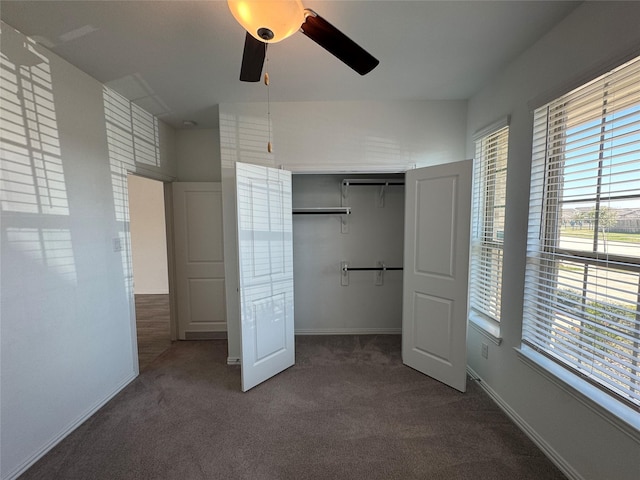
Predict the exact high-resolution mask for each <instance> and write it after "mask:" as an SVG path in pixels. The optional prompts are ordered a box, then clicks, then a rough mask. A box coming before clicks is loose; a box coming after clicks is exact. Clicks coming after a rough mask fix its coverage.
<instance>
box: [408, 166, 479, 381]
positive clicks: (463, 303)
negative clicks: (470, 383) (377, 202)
mask: <svg viewBox="0 0 640 480" xmlns="http://www.w3.org/2000/svg"><path fill="white" fill-rule="evenodd" d="M471 178H472V161H471V160H466V161H462V162H456V163H450V164H445V165H437V166H433V167H426V168H420V169H416V170H411V171H408V172H407V174H406V179H405V182H406V183H405V185H406V186H405V188H406V190H405V191H406V193H405V195H406V200H405V240H404V242H405V245H404V293H403V313H402V360H403V362H404V363H405V364H406V365H408V366H410V367H412V368H415V369H416V370H418V371H420V372H422V373H424V374H426V375H429V376H431V377H433V378H435V379H436V380H439V381H441V382H443V383H445V384H447V385H449V386H451V387H453V388H455V389H457V390H460V391H462V392H464V391H465V390H466V365H467V345H466V343H467V342H466V340H467V284H468V276H469V236H470V223H471Z"/></svg>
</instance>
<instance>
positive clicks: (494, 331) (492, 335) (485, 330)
mask: <svg viewBox="0 0 640 480" xmlns="http://www.w3.org/2000/svg"><path fill="white" fill-rule="evenodd" d="M469 325H470V326H471V327H473V329H474V330H476V331H477V332H478V333H480V334H482V335H484V336H485V337H487V338H488V339H489V340H490V341H492V342H493V343H495V344H496V345H500V344H501V343H502V337H500V324H499V323H498V322H496V321H495V320H492V319H489V318H487V317H485V316H484V315H481V314H479V313H478V312H475V311H473V310H472V311H470V312H469Z"/></svg>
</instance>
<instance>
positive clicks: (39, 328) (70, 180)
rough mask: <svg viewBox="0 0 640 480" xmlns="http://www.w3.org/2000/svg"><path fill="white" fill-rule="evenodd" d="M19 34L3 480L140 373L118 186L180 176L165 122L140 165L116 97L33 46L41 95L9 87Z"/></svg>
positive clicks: (5, 133) (10, 106) (6, 75)
mask: <svg viewBox="0 0 640 480" xmlns="http://www.w3.org/2000/svg"><path fill="white" fill-rule="evenodd" d="M13 32H14V31H13V29H11V28H10V27H9V26H7V25H5V24H4V23H3V24H2V38H3V40H5V35H10V34H14V35H16V36H17V39H18V40H19V42H4V41H3V42H2V46H1V48H2V53H3V55H6V57H7V58H8V59H9V60H8V61H7V62H6V63H5V62H4V60H3V81H2V84H1V88H0V96H1V100H2V105H3V113H2V116H3V123H2V126H1V129H0V133H1V134H2V135H1V137H2V158H1V164H0V165H1V170H2V171H1V173H2V178H3V182H2V186H1V188H0V204H1V205H2V222H1V226H0V240H1V244H2V245H1V247H2V265H1V276H2V277H1V281H2V290H1V296H2V301H1V304H2V307H1V308H2V311H1V315H0V317H1V322H2V324H1V331H2V334H1V361H0V364H1V381H2V385H1V388H0V390H1V393H0V395H1V398H0V403H1V405H2V409H1V416H0V422H1V428H0V430H1V433H0V435H1V439H0V441H1V444H2V449H1V453H0V454H1V464H2V465H1V471H0V475H1V477H2V478H10V477H13V476H15V475H16V474H17V473H19V472H20V471H21V470H23V469H24V468H26V467H27V466H29V465H30V463H31V462H33V461H35V460H37V458H38V457H39V456H40V455H41V454H43V453H44V452H46V451H47V450H48V449H49V448H51V447H52V446H53V445H55V443H57V442H58V441H59V440H60V439H62V438H63V437H64V436H65V435H66V434H67V433H69V432H70V431H71V430H73V429H74V428H75V427H76V426H78V425H79V424H80V423H81V422H82V421H84V420H85V419H86V418H88V416H90V415H91V414H92V413H93V412H94V411H95V410H97V409H98V408H99V407H100V406H101V405H103V404H104V403H105V402H107V401H108V400H109V399H110V398H111V397H112V396H113V395H115V394H116V393H117V392H118V391H119V390H120V389H122V388H123V387H124V386H125V385H126V384H127V383H128V382H130V381H131V380H132V379H133V378H135V376H136V375H137V373H138V359H137V347H136V333H135V321H134V318H133V315H132V313H133V291H132V274H131V252H130V241H129V234H128V232H129V225H128V200H127V188H126V186H127V180H126V174H127V171H137V172H138V173H144V174H145V175H149V176H155V177H157V178H169V177H170V176H173V175H175V165H174V162H173V157H172V156H171V155H172V152H173V142H174V138H173V137H174V132H173V129H171V128H170V127H168V126H166V125H165V124H162V123H160V125H159V131H160V138H159V139H158V140H159V148H160V158H158V159H155V164H153V165H152V164H150V163H145V164H140V163H138V162H136V160H135V158H133V155H132V152H131V148H130V147H129V146H128V145H127V143H126V142H125V143H120V142H119V141H118V139H117V137H118V136H117V135H113V132H114V131H115V130H118V128H119V127H115V126H114V123H113V122H107V116H108V115H110V113H109V111H110V108H109V101H115V100H114V99H113V98H115V97H113V98H111V99H110V100H109V101H106V97H105V91H104V90H103V86H102V85H101V84H100V83H98V82H97V81H96V80H94V79H93V78H91V77H89V76H88V75H86V74H84V73H83V72H81V71H79V70H78V69H76V68H75V67H73V66H71V65H70V64H68V63H67V62H65V61H63V60H62V59H60V58H59V57H57V56H56V55H54V54H52V53H51V52H49V51H48V50H46V49H43V48H40V47H39V46H36V45H33V48H34V49H35V51H36V52H38V54H37V56H35V58H34V57H30V60H32V61H33V62H32V66H29V67H23V68H28V69H30V70H31V73H33V74H34V75H35V76H37V77H39V78H40V79H41V80H40V88H38V89H35V90H36V92H37V95H35V96H34V98H33V99H30V95H29V92H27V93H26V94H23V90H21V89H20V88H17V87H16V85H17V83H18V82H16V78H15V77H14V76H13V75H14V73H15V70H14V68H15V65H14V64H13V63H12V60H13V61H16V62H17V61H18V60H17V59H18V58H20V57H19V55H17V56H16V55H15V54H16V52H13V51H7V50H5V48H8V47H6V45H10V43H11V44H18V45H19V44H20V43H21V42H29V43H31V42H30V41H29V40H27V39H26V38H25V37H22V36H21V35H20V34H18V33H13ZM25 81H26V82H27V83H29V80H25ZM20 83H21V82H20ZM23 85H24V84H23ZM125 103H126V104H127V105H128V102H125ZM36 105H37V109H38V114H39V115H38V116H37V117H35V116H32V117H30V118H32V119H36V118H37V120H35V121H31V122H30V123H29V124H27V116H28V115H30V112H32V111H33V110H34V109H35V108H36ZM25 112H27V113H25ZM129 124H131V121H130V119H129ZM114 129H115V130H114ZM118 133H119V135H123V136H124V138H126V136H127V132H126V131H124V130H118ZM129 134H130V132H129ZM36 140H37V141H36ZM131 144H132V142H131ZM37 186H39V188H38V187H37Z"/></svg>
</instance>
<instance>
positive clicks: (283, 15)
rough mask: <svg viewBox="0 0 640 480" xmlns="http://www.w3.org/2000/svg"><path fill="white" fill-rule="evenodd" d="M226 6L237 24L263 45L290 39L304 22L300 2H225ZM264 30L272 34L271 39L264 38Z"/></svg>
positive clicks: (264, 0)
mask: <svg viewBox="0 0 640 480" xmlns="http://www.w3.org/2000/svg"><path fill="white" fill-rule="evenodd" d="M227 4H228V5H229V10H231V14H232V15H233V17H234V18H235V19H236V20H237V21H238V23H239V24H240V25H242V27H243V28H244V29H245V30H246V31H247V32H249V33H250V34H251V35H252V36H253V37H255V38H256V39H258V40H260V41H261V42H265V43H276V42H279V41H281V40H284V39H285V38H287V37H290V36H291V35H293V34H294V33H296V32H297V31H298V30H299V29H300V26H301V25H302V23H303V22H304V7H303V6H302V2H301V1H300V0H275V1H274V0H227ZM265 29H266V30H269V31H271V32H272V33H273V38H265V35H264V31H265ZM259 32H263V35H262V36H261V35H260V33H259Z"/></svg>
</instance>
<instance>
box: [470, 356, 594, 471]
mask: <svg viewBox="0 0 640 480" xmlns="http://www.w3.org/2000/svg"><path fill="white" fill-rule="evenodd" d="M467 372H468V373H469V375H471V377H472V378H473V379H475V380H477V382H478V385H479V386H480V388H482V390H484V391H485V392H486V393H487V395H489V397H491V399H492V400H493V401H494V402H495V403H496V404H497V405H498V407H500V409H501V410H502V411H503V412H504V413H506V414H507V416H508V417H509V418H510V419H511V420H512V421H513V422H514V423H515V424H516V425H517V426H518V428H520V430H522V431H523V432H524V434H525V435H526V436H527V437H529V438H530V439H531V441H532V442H533V443H535V444H536V446H537V447H538V448H539V449H540V450H542V452H543V453H544V454H545V455H546V456H547V458H548V459H549V460H551V461H552V462H553V463H554V465H555V466H556V467H558V468H559V469H560V470H561V471H562V473H564V474H565V475H566V476H567V478H569V479H571V480H584V479H583V477H582V476H581V475H580V474H579V473H578V472H577V471H576V470H575V469H574V468H573V467H572V466H571V465H570V464H569V462H567V461H566V460H565V459H564V458H563V457H562V456H561V455H560V454H559V453H558V452H556V451H555V450H554V449H553V447H551V445H549V444H548V443H547V441H546V440H545V439H544V438H542V437H541V436H540V435H538V433H537V432H536V431H535V430H534V429H533V428H531V426H530V425H529V424H528V423H527V422H525V421H524V419H523V418H522V417H521V416H520V415H518V413H517V412H516V411H515V410H513V409H512V408H511V407H510V406H509V404H507V403H506V402H505V401H504V400H503V399H502V397H500V395H498V394H497V393H496V391H495V390H494V389H493V388H491V387H490V386H489V385H487V383H485V382H484V381H483V380H482V377H480V375H478V374H477V373H476V372H475V371H474V370H473V369H472V368H471V367H470V366H468V365H467Z"/></svg>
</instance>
